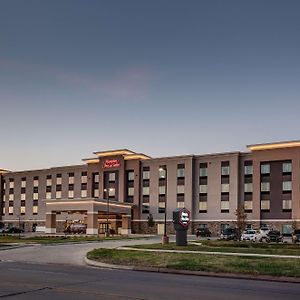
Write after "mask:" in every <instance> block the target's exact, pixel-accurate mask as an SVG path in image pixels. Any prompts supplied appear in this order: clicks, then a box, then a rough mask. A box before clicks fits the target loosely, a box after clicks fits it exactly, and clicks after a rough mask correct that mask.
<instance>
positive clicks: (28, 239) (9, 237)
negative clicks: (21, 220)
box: [0, 234, 137, 245]
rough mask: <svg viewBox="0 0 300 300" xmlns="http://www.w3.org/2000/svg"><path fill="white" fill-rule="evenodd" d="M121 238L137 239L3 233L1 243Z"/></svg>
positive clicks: (39, 242)
mask: <svg viewBox="0 0 300 300" xmlns="http://www.w3.org/2000/svg"><path fill="white" fill-rule="evenodd" d="M119 239H137V238H134V237H125V236H124V237H120V236H114V237H105V238H104V237H98V236H80V235H74V236H35V237H22V236H21V239H19V237H18V234H16V235H3V236H0V245H1V244H9V243H36V244H60V243H81V242H82V243H83V242H101V241H104V240H119Z"/></svg>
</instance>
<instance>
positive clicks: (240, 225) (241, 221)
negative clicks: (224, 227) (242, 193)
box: [235, 207, 247, 240]
mask: <svg viewBox="0 0 300 300" xmlns="http://www.w3.org/2000/svg"><path fill="white" fill-rule="evenodd" d="M235 215H236V227H237V231H238V238H239V240H241V236H242V233H243V231H244V230H245V228H246V220H247V214H246V213H245V210H244V208H243V207H238V208H237V209H236V211H235Z"/></svg>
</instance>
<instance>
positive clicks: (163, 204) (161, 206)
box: [158, 201, 166, 214]
mask: <svg viewBox="0 0 300 300" xmlns="http://www.w3.org/2000/svg"><path fill="white" fill-rule="evenodd" d="M165 210H166V202H165V201H161V202H158V213H160V214H163V213H165Z"/></svg>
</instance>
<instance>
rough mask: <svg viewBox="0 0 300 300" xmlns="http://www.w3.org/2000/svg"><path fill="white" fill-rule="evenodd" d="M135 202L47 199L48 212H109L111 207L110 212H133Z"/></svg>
mask: <svg viewBox="0 0 300 300" xmlns="http://www.w3.org/2000/svg"><path fill="white" fill-rule="evenodd" d="M132 207H133V204H129V203H120V202H118V201H112V200H109V201H107V199H95V198H90V199H89V198H87V199H72V200H70V199H59V200H58V199H56V200H50V201H46V212H47V213H54V212H56V213H57V212H69V211H72V212H88V213H98V212H107V211H108V209H109V212H110V213H116V214H126V215H130V214H131V208H132Z"/></svg>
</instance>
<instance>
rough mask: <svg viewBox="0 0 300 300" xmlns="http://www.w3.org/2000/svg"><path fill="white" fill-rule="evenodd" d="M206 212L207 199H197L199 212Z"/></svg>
mask: <svg viewBox="0 0 300 300" xmlns="http://www.w3.org/2000/svg"><path fill="white" fill-rule="evenodd" d="M206 212H207V201H199V213H206Z"/></svg>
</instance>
